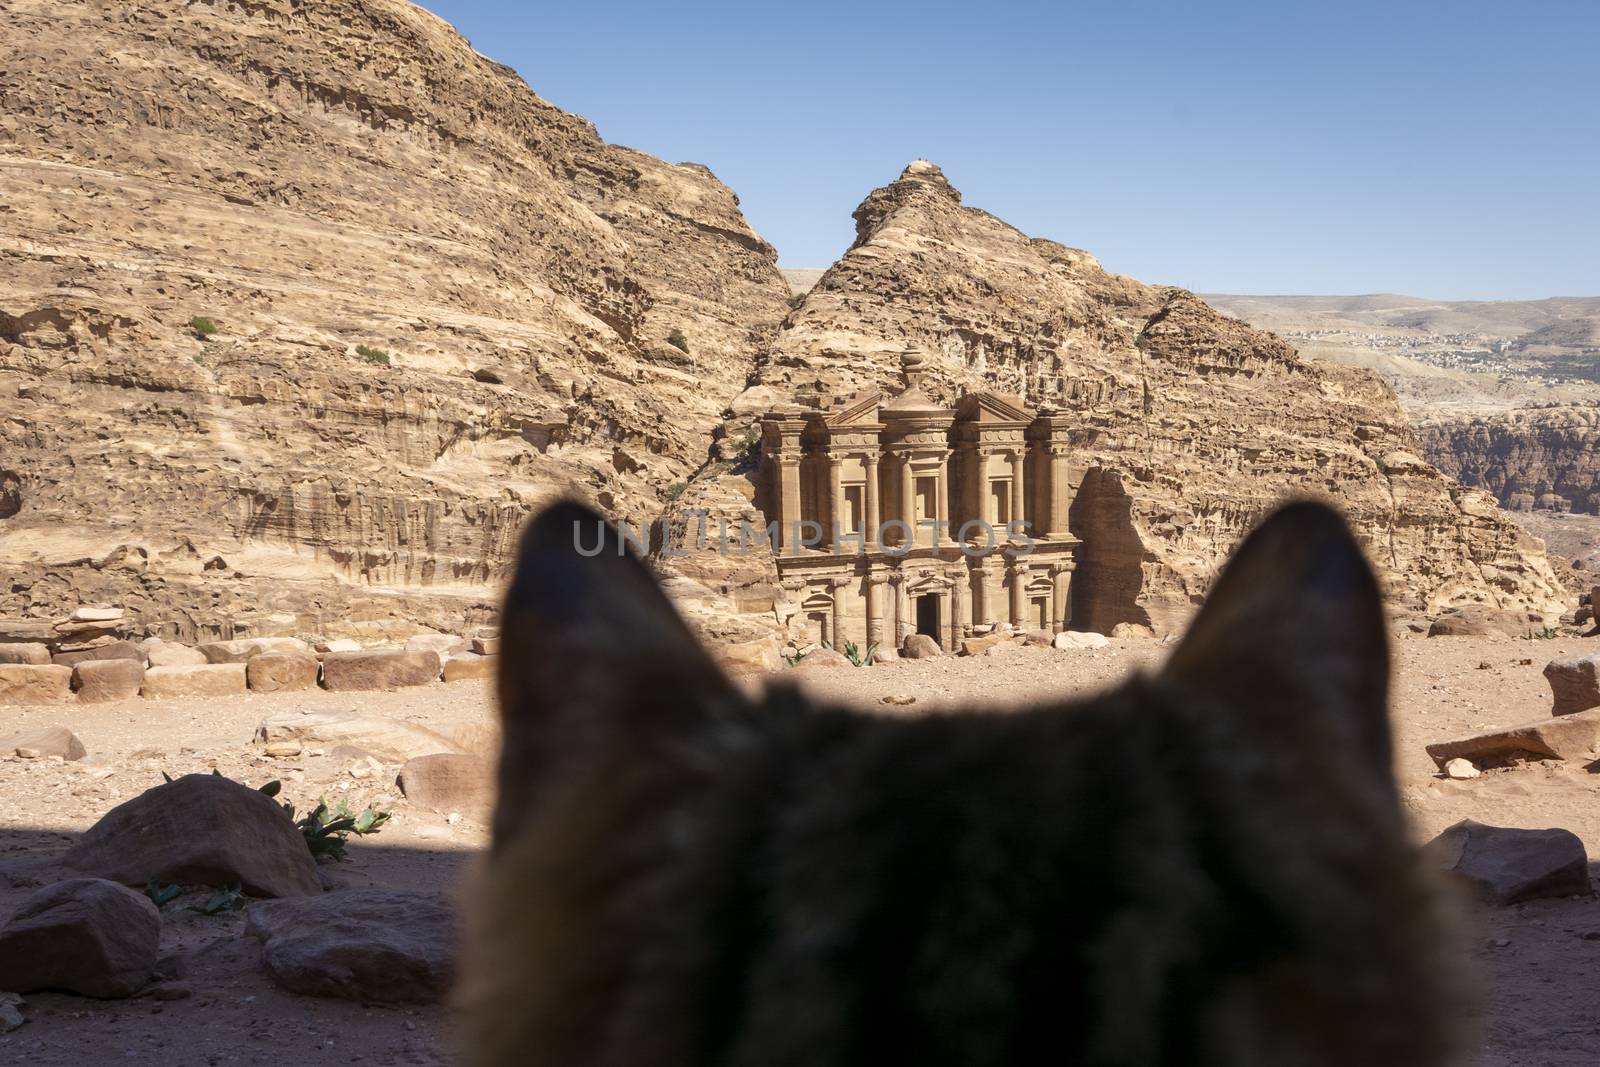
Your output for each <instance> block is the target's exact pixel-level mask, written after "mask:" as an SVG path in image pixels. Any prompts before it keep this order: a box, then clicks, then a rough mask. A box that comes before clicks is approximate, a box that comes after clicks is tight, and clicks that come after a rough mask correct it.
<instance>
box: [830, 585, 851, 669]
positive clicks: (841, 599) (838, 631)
mask: <svg viewBox="0 0 1600 1067" xmlns="http://www.w3.org/2000/svg"><path fill="white" fill-rule="evenodd" d="M830 581H831V584H832V585H833V647H834V649H835V650H836V651H838V652H843V651H844V643H845V640H846V637H845V632H844V617H845V615H846V614H848V612H847V610H846V607H847V605H848V604H849V603H850V596H851V592H852V590H850V589H849V586H850V584H851V579H849V578H833V579H830Z"/></svg>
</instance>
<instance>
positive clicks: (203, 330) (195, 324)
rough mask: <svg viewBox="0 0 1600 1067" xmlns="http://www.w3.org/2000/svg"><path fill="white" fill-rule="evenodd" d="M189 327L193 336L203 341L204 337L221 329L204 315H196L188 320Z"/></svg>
mask: <svg viewBox="0 0 1600 1067" xmlns="http://www.w3.org/2000/svg"><path fill="white" fill-rule="evenodd" d="M189 329H191V330H193V331H194V335H195V337H197V338H198V339H200V340H202V341H204V340H205V339H206V338H208V337H210V336H211V335H212V334H214V333H216V332H217V330H219V329H221V327H219V326H218V325H217V324H216V323H215V322H213V321H212V320H210V319H208V318H206V317H205V316H204V315H196V316H195V317H194V318H192V319H190V320H189Z"/></svg>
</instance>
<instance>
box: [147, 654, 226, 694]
mask: <svg viewBox="0 0 1600 1067" xmlns="http://www.w3.org/2000/svg"><path fill="white" fill-rule="evenodd" d="M244 691H245V667H244V664H243V663H210V664H206V665H205V666H202V667H151V668H150V669H149V670H147V671H145V672H144V685H143V686H142V687H141V688H140V693H141V694H142V695H144V696H146V697H149V698H150V699H152V700H163V699H166V698H169V697H229V696H240V695H242V694H243V693H244Z"/></svg>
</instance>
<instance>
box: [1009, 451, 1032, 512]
mask: <svg viewBox="0 0 1600 1067" xmlns="http://www.w3.org/2000/svg"><path fill="white" fill-rule="evenodd" d="M1027 517H1028V513H1027V512H1026V511H1025V510H1024V499H1023V494H1022V446H1020V445H1018V446H1017V447H1016V448H1014V449H1012V450H1011V518H1012V519H1013V520H1016V519H1025V518H1027Z"/></svg>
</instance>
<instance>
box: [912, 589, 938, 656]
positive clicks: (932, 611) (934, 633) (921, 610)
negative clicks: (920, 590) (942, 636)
mask: <svg viewBox="0 0 1600 1067" xmlns="http://www.w3.org/2000/svg"><path fill="white" fill-rule="evenodd" d="M917 633H919V634H927V635H928V636H929V637H931V638H933V639H934V641H936V642H938V644H939V645H940V647H943V646H944V642H943V641H940V640H939V594H938V593H924V594H923V595H922V596H919V597H917Z"/></svg>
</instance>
